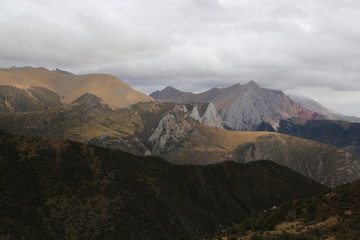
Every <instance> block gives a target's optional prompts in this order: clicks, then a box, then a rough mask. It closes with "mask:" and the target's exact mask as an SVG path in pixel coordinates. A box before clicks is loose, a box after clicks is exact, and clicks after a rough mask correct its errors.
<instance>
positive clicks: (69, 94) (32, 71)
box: [0, 67, 154, 110]
mask: <svg viewBox="0 0 360 240" xmlns="http://www.w3.org/2000/svg"><path fill="white" fill-rule="evenodd" d="M8 86H11V87H13V88H14V89H15V90H13V91H17V92H22V93H21V94H22V95H24V94H25V95H26V94H27V96H25V98H29V97H30V102H33V103H32V105H36V104H37V103H38V100H39V99H38V98H37V97H36V96H32V95H31V93H32V90H31V89H32V88H33V87H36V88H38V89H39V87H41V88H42V89H46V90H48V92H51V94H54V93H56V94H58V95H59V96H60V97H61V101H62V102H63V103H65V104H68V103H72V102H73V101H75V100H76V99H78V98H79V97H81V96H82V95H84V94H87V93H89V94H93V95H96V96H97V97H99V98H100V99H101V101H102V102H103V103H104V104H107V105H109V107H110V108H112V109H117V108H125V107H129V106H130V105H132V104H135V103H138V102H152V101H154V100H153V99H152V98H151V97H149V96H147V95H145V94H143V93H140V92H137V91H135V90H134V89H132V88H131V87H130V86H129V85H128V84H126V83H125V82H123V81H121V80H120V79H118V78H116V77H114V76H112V75H108V74H85V75H73V74H69V73H66V72H64V71H62V70H56V71H49V70H47V69H45V68H31V67H24V68H10V69H0V87H8ZM24 92H25V93H24ZM19 98H21V99H24V97H21V96H19ZM19 101H21V100H18V102H19ZM11 104H12V102H11V101H10V100H9V99H8V98H7V97H6V95H4V94H1V95H0V106H1V105H3V106H4V105H5V106H7V108H8V110H11V109H15V110H16V109H18V107H17V106H16V105H15V106H12V105H11ZM40 105H41V103H40ZM45 105H46V104H45ZM21 108H25V107H21ZM29 109H30V110H33V109H34V108H31V107H30V108H29ZM35 109H36V110H38V109H37V108H35ZM39 110H41V109H39Z"/></svg>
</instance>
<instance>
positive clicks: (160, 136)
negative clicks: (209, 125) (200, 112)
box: [148, 105, 192, 154]
mask: <svg viewBox="0 0 360 240" xmlns="http://www.w3.org/2000/svg"><path fill="white" fill-rule="evenodd" d="M187 115H188V110H187V108H186V107H185V106H184V105H177V106H175V108H174V109H173V110H172V111H170V112H169V113H167V114H166V115H165V116H164V117H163V118H162V119H161V120H160V122H159V124H158V126H157V127H156V129H155V130H154V132H153V133H152V134H151V136H150V138H149V140H148V143H150V144H151V145H152V152H153V153H154V154H159V153H161V152H164V151H171V150H172V149H174V148H175V147H176V146H177V144H179V142H181V141H182V140H183V139H184V138H185V137H186V136H187V135H188V133H189V132H190V130H191V128H192V125H191V124H190V123H189V122H188V121H187V119H186V116H187Z"/></svg>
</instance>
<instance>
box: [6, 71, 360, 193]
mask: <svg viewBox="0 0 360 240" xmlns="http://www.w3.org/2000/svg"><path fill="white" fill-rule="evenodd" d="M25 70H26V69H20V70H16V69H15V70H9V71H7V72H6V73H7V75H8V76H9V77H8V78H9V79H11V77H10V75H11V72H12V71H14V72H15V74H14V76H13V78H15V76H18V73H17V72H18V71H20V72H22V74H24V75H26V74H25ZM34 72H36V74H35V73H34ZM43 72H45V73H46V74H47V75H46V76H47V77H48V76H53V77H52V78H51V79H54V78H55V77H56V76H58V75H59V74H60V73H58V72H52V71H48V70H44V69H30V74H29V75H30V76H32V75H35V76H37V75H42V74H43ZM61 74H62V75H66V76H72V78H73V79H77V78H76V77H74V76H75V75H70V74H64V73H61ZM22 79H23V81H24V82H25V80H24V79H25V77H24V78H22ZM51 79H50V80H51ZM99 79H100V78H99ZM106 79H108V76H105V81H106ZM50 80H49V81H50ZM0 81H2V80H1V79H0ZM34 81H35V80H34ZM34 81H33V82H34ZM59 81H62V80H59ZM72 81H77V80H72ZM80 81H82V80H80ZM92 81H93V79H92V78H90V83H91V82H92ZM99 81H100V80H99ZM118 81H119V82H120V83H122V82H121V81H120V80H118ZM42 82H47V81H46V77H43V80H42ZM5 83H9V82H8V81H5ZM55 83H56V81H55V80H53V84H55ZM2 84H3V83H2ZM24 84H25V83H24ZM117 84H118V83H117ZM14 85H17V83H16V84H14ZM44 85H45V84H43V86H44ZM55 85H56V84H55ZM57 85H61V83H58V84H57ZM74 85H77V84H75V83H74ZM116 86H118V85H115V86H110V85H109V86H108V87H109V88H115V87H116ZM1 87H2V88H3V89H12V88H15V87H14V86H7V85H4V86H1ZM34 87H38V88H41V91H40V92H41V93H43V94H38V95H41V96H44V95H45V94H44V93H45V92H46V93H49V92H50V91H51V90H47V89H46V90H45V88H43V87H39V86H33V87H32V88H34ZM86 87H87V85H86ZM249 88H251V89H253V90H251V91H252V92H254V91H260V92H261V93H263V91H265V90H262V89H261V88H259V87H258V86H257V85H256V84H255V83H254V82H250V83H249V84H248V85H247V86H245V87H244V86H243V87H241V86H238V89H242V90H243V91H247V89H249ZM232 89H233V90H234V89H236V88H232ZM26 91H29V90H26ZM83 91H85V90H83ZM130 92H131V91H130ZM266 92H267V90H266V91H265V93H266ZM38 95H36V94H35V95H34V94H33V96H34V97H33V98H31V99H35V98H36V99H42V103H43V106H47V107H46V109H42V110H37V111H33V110H32V109H27V105H26V104H21V103H23V102H22V101H19V99H21V96H22V95H21V94H20V95H18V94H7V95H6V94H3V98H4V99H5V100H4V102H6V101H7V102H18V103H19V104H18V105H17V106H18V109H23V111H22V112H14V111H13V112H9V111H8V109H5V111H4V112H3V113H0V128H1V129H3V130H7V131H11V132H15V133H18V134H28V135H35V136H41V137H48V138H60V139H70V140H74V141H81V142H89V143H91V144H93V145H99V146H103V147H112V148H118V149H121V150H124V151H127V152H131V153H133V154H137V155H143V156H145V155H157V156H160V157H163V158H164V159H166V160H168V161H170V162H172V163H176V164H180V165H183V164H202V165H207V164H214V163H220V162H223V161H228V160H233V161H237V162H241V163H245V162H250V161H256V160H261V159H269V160H272V161H275V162H277V163H279V164H282V165H284V166H287V167H290V168H291V169H293V170H295V171H297V172H299V173H301V174H304V175H305V176H308V177H310V178H312V179H314V180H316V181H319V182H321V183H323V184H325V185H327V186H330V187H333V186H337V185H339V184H342V183H345V182H349V181H352V180H355V179H358V178H359V177H360V164H359V157H358V156H357V155H356V154H351V153H349V152H346V151H344V150H340V149H338V148H336V147H332V146H329V145H324V144H320V143H317V142H313V141H308V140H304V139H301V138H294V137H290V136H288V135H282V134H278V133H271V132H241V131H229V130H225V129H223V126H222V125H221V115H220V114H219V113H218V112H217V110H216V104H213V103H212V102H210V103H187V104H176V103H161V102H154V101H148V102H146V99H144V100H143V102H139V103H137V104H133V105H131V106H130V107H129V106H128V107H125V108H118V109H114V108H112V107H111V106H110V105H109V104H107V103H106V102H105V101H104V100H103V99H102V98H100V97H99V96H96V95H94V94H90V93H85V94H84V95H82V96H80V97H79V98H78V99H76V100H75V101H73V102H71V103H66V102H64V101H62V98H61V96H60V95H58V94H56V93H55V92H51V94H48V95H46V96H47V97H42V98H40V97H35V96H38ZM260 95H264V94H260ZM275 95H276V94H275ZM48 96H51V97H48ZM54 96H58V97H57V98H56V99H59V98H60V101H57V104H53V102H54V101H53V99H54V98H55V97H54ZM279 96H282V97H284V98H285V99H287V101H288V102H289V103H291V104H290V105H291V106H297V107H298V108H301V107H299V105H298V104H295V103H294V102H293V101H292V100H291V99H289V98H288V97H286V96H285V95H284V94H281V93H279ZM122 97H123V96H122ZM219 99H220V98H219ZM219 101H220V100H219ZM27 102H34V103H35V102H36V101H35V100H34V101H27ZM51 104H53V105H51ZM280 105H284V104H283V103H282V104H280V103H279V104H278V106H280ZM285 105H286V104H285ZM279 109H280V108H279ZM288 109H290V108H288ZM307 112H309V113H310V111H307ZM311 114H313V115H316V113H312V112H311ZM279 121H280V122H279V123H281V121H282V120H279ZM206 124H207V125H210V126H207V125H206ZM281 126H282V125H281Z"/></svg>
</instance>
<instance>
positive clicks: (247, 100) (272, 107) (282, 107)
mask: <svg viewBox="0 0 360 240" xmlns="http://www.w3.org/2000/svg"><path fill="white" fill-rule="evenodd" d="M150 96H152V97H153V98H155V99H157V100H159V101H164V102H176V103H189V102H201V103H206V102H211V103H213V104H214V106H215V108H216V110H217V111H218V113H219V115H220V116H221V118H222V120H223V123H224V125H225V126H227V127H228V128H230V129H233V130H270V131H271V130H272V131H274V130H276V129H277V127H278V124H279V122H280V120H281V119H285V118H289V117H304V118H307V119H319V118H323V116H322V115H320V114H318V113H316V112H313V111H310V110H308V109H306V108H304V107H302V106H301V105H300V104H298V103H295V102H294V101H293V100H292V99H290V98H289V97H288V96H286V95H285V94H284V93H283V92H282V91H277V90H270V89H265V88H260V87H259V86H258V85H257V84H256V83H255V82H254V81H250V82H249V83H247V84H246V85H240V84H235V85H233V86H230V87H227V88H212V89H210V90H208V91H206V92H203V93H198V94H193V93H188V92H181V91H179V90H177V89H174V88H172V87H167V88H165V89H164V90H162V91H156V92H154V93H152V94H150Z"/></svg>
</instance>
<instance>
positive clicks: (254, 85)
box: [246, 80, 260, 89]
mask: <svg viewBox="0 0 360 240" xmlns="http://www.w3.org/2000/svg"><path fill="white" fill-rule="evenodd" d="M246 86H247V87H249V88H252V89H259V88H260V86H259V85H258V84H257V83H256V82H255V81H254V80H250V81H249V82H248V83H247V84H246Z"/></svg>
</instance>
